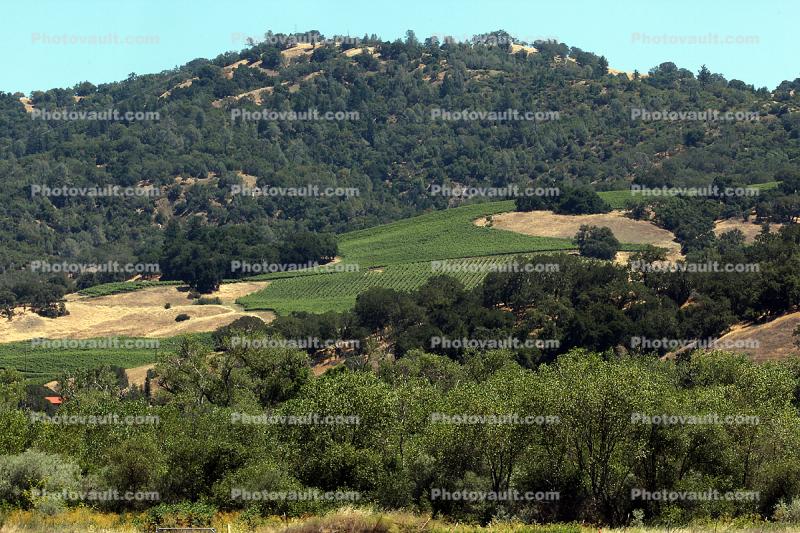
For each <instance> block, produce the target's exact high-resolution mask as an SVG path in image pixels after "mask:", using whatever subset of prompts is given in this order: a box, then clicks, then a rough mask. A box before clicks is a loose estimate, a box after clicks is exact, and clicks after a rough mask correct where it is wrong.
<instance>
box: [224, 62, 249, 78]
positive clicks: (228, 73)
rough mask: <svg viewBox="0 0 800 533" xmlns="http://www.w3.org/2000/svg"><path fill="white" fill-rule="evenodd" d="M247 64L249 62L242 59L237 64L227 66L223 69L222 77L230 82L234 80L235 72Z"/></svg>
mask: <svg viewBox="0 0 800 533" xmlns="http://www.w3.org/2000/svg"><path fill="white" fill-rule="evenodd" d="M247 63H248V61H247V60H246V59H240V60H239V61H237V62H236V63H231V64H230V65H225V66H224V67H222V75H223V76H225V77H226V78H227V79H229V80H230V79H232V78H233V71H234V70H236V69H237V68H239V67H241V66H242V65H246V64H247Z"/></svg>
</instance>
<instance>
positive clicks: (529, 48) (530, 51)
mask: <svg viewBox="0 0 800 533" xmlns="http://www.w3.org/2000/svg"><path fill="white" fill-rule="evenodd" d="M520 50H525V53H526V54H536V53H538V52H539V50H537V49H536V48H534V47H533V46H522V45H521V44H512V45H511V53H512V54H516V53H517V52H519V51H520Z"/></svg>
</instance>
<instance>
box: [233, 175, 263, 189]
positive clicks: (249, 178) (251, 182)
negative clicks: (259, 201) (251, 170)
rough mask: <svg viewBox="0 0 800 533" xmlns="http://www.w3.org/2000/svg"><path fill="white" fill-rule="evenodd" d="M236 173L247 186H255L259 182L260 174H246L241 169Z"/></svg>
mask: <svg viewBox="0 0 800 533" xmlns="http://www.w3.org/2000/svg"><path fill="white" fill-rule="evenodd" d="M236 175H237V176H239V177H240V178H242V183H244V184H245V186H246V187H250V188H253V187H255V186H256V184H257V183H258V176H253V175H251V174H245V173H244V172H241V171H239V172H237V173H236Z"/></svg>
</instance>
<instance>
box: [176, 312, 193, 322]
mask: <svg viewBox="0 0 800 533" xmlns="http://www.w3.org/2000/svg"><path fill="white" fill-rule="evenodd" d="M189 318H191V317H189V315H187V314H186V313H181V314H179V315H178V316H176V317H175V322H185V321H186V320H189Z"/></svg>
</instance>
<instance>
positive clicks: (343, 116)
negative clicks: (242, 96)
mask: <svg viewBox="0 0 800 533" xmlns="http://www.w3.org/2000/svg"><path fill="white" fill-rule="evenodd" d="M237 119H238V120H240V121H258V120H269V121H273V122H277V121H289V122H292V121H311V122H320V121H339V120H361V114H360V113H359V112H358V111H320V110H318V109H306V110H305V111H291V110H290V111H274V110H271V109H262V110H259V111H251V110H249V109H242V108H238V107H235V108H233V109H231V122H236V120H237Z"/></svg>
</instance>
